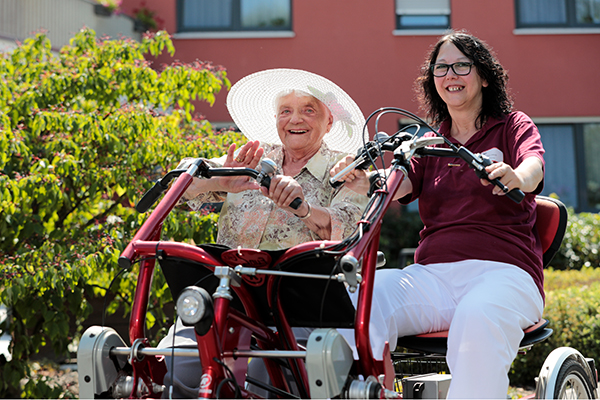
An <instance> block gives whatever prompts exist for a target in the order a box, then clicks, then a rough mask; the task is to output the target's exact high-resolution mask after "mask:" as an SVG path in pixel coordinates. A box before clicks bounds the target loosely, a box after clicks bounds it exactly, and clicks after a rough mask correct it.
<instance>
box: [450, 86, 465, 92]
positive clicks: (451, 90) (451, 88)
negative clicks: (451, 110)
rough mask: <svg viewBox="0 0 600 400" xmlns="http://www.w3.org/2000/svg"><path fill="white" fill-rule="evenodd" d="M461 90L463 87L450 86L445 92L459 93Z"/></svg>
mask: <svg viewBox="0 0 600 400" xmlns="http://www.w3.org/2000/svg"><path fill="white" fill-rule="evenodd" d="M463 89H464V86H450V87H447V88H446V90H448V91H449V92H460V91H461V90H463Z"/></svg>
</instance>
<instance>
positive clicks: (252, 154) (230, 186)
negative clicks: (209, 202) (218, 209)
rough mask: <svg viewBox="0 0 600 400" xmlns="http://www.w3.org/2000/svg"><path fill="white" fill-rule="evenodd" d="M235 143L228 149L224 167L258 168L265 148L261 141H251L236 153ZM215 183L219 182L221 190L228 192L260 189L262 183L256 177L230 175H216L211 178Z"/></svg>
mask: <svg viewBox="0 0 600 400" xmlns="http://www.w3.org/2000/svg"><path fill="white" fill-rule="evenodd" d="M236 147H237V146H236V145H235V143H234V144H232V145H231V146H229V149H228V150H227V157H226V159H225V162H224V163H223V166H224V167H228V168H231V167H233V168H235V167H240V168H252V169H256V166H257V165H258V163H259V162H260V159H261V157H262V155H263V154H264V152H265V150H264V149H263V148H262V147H260V142H259V141H258V140H257V141H249V142H248V143H246V144H245V145H243V146H242V147H240V149H239V151H238V152H237V154H236V151H235V149H236ZM211 180H214V181H215V183H217V184H218V186H219V188H220V190H221V191H224V192H228V193H239V192H243V191H245V190H258V189H259V188H260V185H259V184H258V182H256V181H255V180H254V179H252V178H250V177H247V176H228V177H214V178H211Z"/></svg>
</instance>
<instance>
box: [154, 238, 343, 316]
mask: <svg viewBox="0 0 600 400" xmlns="http://www.w3.org/2000/svg"><path fill="white" fill-rule="evenodd" d="M199 247H200V248H202V249H203V250H205V251H206V252H208V253H209V254H211V255H212V256H213V257H215V258H217V259H219V260H221V261H223V265H228V266H230V267H232V268H234V267H236V266H238V265H242V266H245V267H251V268H268V269H273V270H282V271H286V272H292V273H306V274H317V275H330V274H331V273H332V272H333V269H334V267H335V265H336V259H335V257H334V256H332V255H329V254H327V253H324V252H323V251H322V250H320V248H319V247H318V246H315V245H314V243H313V244H311V243H305V244H302V245H299V246H295V247H293V248H291V249H286V250H277V251H270V250H269V251H265V250H256V249H231V248H229V247H226V246H221V245H215V244H207V245H201V246H199ZM158 261H159V264H160V267H161V269H162V271H163V274H164V276H165V279H166V281H167V285H168V286H169V289H170V291H171V294H172V296H173V299H174V300H175V299H177V297H178V296H179V294H180V293H181V291H182V290H183V289H185V288H186V287H187V286H190V285H196V286H200V287H203V288H204V289H206V290H207V291H208V293H214V291H215V290H216V288H217V287H218V285H219V280H218V278H217V277H215V276H214V274H213V270H214V266H212V267H211V266H209V265H204V264H201V263H197V262H194V261H191V260H187V259H183V258H177V257H172V256H169V255H168V254H163V255H161V258H160V259H159V260H158ZM242 279H243V281H244V283H245V285H243V286H244V287H243V288H242V289H243V290H244V291H245V292H246V293H249V294H250V296H251V300H250V301H251V302H252V303H253V305H254V307H255V308H256V309H257V310H258V312H259V313H260V316H261V319H262V322H263V323H265V324H266V325H268V326H272V325H275V321H274V315H276V314H277V313H276V310H275V308H276V307H275V306H274V305H275V304H276V301H277V299H279V301H280V304H281V308H282V310H283V312H284V314H285V317H286V319H287V320H288V323H289V324H290V326H293V327H314V328H319V327H328V328H352V327H353V326H354V317H355V309H354V306H353V305H352V302H351V301H350V297H349V296H348V293H347V291H346V287H345V285H344V284H343V283H341V282H337V281H332V280H326V279H312V278H305V277H294V276H284V277H279V276H267V275H262V274H260V275H256V276H248V275H244V276H243V278H242ZM232 289H233V292H234V293H233V300H232V301H231V306H232V307H233V308H235V309H237V310H238V311H241V312H245V308H244V305H243V302H242V299H241V298H240V294H239V293H238V291H239V290H238V289H237V288H235V287H233V288H232ZM269 296H271V299H269ZM272 305H273V306H272Z"/></svg>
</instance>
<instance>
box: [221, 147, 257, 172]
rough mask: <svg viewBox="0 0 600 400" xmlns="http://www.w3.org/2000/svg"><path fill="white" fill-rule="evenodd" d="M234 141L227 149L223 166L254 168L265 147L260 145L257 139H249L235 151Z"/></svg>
mask: <svg viewBox="0 0 600 400" xmlns="http://www.w3.org/2000/svg"><path fill="white" fill-rule="evenodd" d="M235 148H236V145H235V143H234V144H232V145H231V146H229V149H228V150H227V158H226V159H225V163H224V164H223V166H224V167H244V168H252V169H256V166H257V165H258V163H259V162H260V159H261V157H262V156H263V154H264V152H265V149H263V148H262V147H260V142H259V141H258V140H255V141H253V140H251V141H249V142H248V143H246V144H245V145H243V146H242V147H240V149H239V150H238V151H237V152H236V151H235Z"/></svg>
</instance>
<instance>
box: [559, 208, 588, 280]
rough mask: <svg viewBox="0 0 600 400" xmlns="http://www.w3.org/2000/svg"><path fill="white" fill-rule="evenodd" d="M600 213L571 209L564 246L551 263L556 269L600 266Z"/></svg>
mask: <svg viewBox="0 0 600 400" xmlns="http://www.w3.org/2000/svg"><path fill="white" fill-rule="evenodd" d="M599 251H600V214H598V213H589V212H584V213H579V214H576V213H575V212H574V211H573V209H572V208H571V209H569V221H568V225H567V231H566V232H565V238H564V240H563V243H562V246H561V248H560V250H559V252H558V254H557V255H556V257H554V259H553V260H552V262H551V265H552V266H553V267H554V268H555V269H581V268H584V267H597V266H600V253H599Z"/></svg>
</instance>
